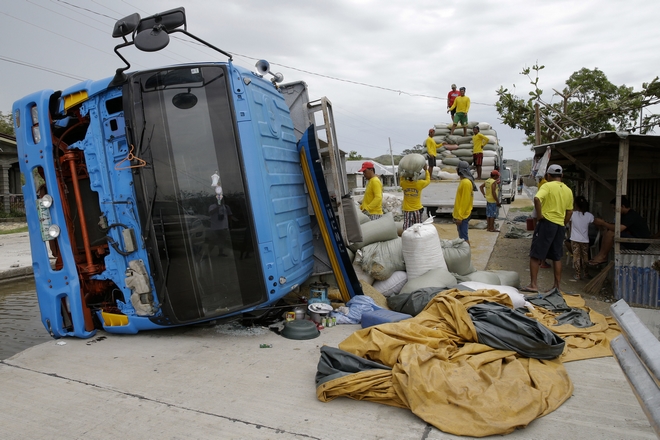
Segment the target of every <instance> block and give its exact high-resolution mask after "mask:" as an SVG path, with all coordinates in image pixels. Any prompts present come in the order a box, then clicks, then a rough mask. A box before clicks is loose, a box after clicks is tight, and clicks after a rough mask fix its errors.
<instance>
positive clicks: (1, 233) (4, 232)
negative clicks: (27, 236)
mask: <svg viewBox="0 0 660 440" xmlns="http://www.w3.org/2000/svg"><path fill="white" fill-rule="evenodd" d="M27 231H28V227H27V226H22V227H20V228H16V229H8V230H6V231H0V235H7V234H18V233H19V232H27Z"/></svg>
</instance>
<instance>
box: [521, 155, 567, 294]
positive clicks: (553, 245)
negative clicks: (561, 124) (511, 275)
mask: <svg viewBox="0 0 660 440" xmlns="http://www.w3.org/2000/svg"><path fill="white" fill-rule="evenodd" d="M562 176H563V170H562V168H561V166H559V165H550V166H549V167H548V171H547V172H546V176H545V178H546V180H547V183H545V184H544V185H543V186H542V187H541V188H539V190H538V191H537V192H536V196H535V197H534V207H535V208H536V213H537V220H538V221H537V223H536V228H535V229H534V236H533V237H532V247H531V249H530V251H529V275H530V280H531V281H530V283H529V286H526V287H523V288H521V289H520V290H521V291H522V292H534V293H536V292H538V290H539V289H538V285H537V284H536V282H537V276H538V273H539V268H540V267H541V262H542V261H544V260H545V258H549V259H551V260H552V269H553V272H554V285H553V287H554V288H555V289H559V283H560V282H561V257H562V255H563V246H564V239H565V237H566V225H567V224H568V222H569V221H570V220H571V215H572V214H573V191H571V189H570V188H569V187H567V186H566V185H565V184H564V183H563V182H562V181H561V178H562Z"/></svg>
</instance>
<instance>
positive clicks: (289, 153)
mask: <svg viewBox="0 0 660 440" xmlns="http://www.w3.org/2000/svg"><path fill="white" fill-rule="evenodd" d="M185 26H186V25H185V11H184V9H183V8H178V9H174V10H171V11H166V12H164V13H161V14H157V15H154V16H152V17H147V18H144V19H141V18H140V17H139V16H138V15H137V14H133V15H132V16H129V17H126V18H125V19H123V20H120V21H119V22H117V24H116V25H115V31H114V32H113V36H115V37H117V38H123V41H124V43H122V44H120V45H118V46H117V48H115V52H116V53H117V54H118V55H119V56H120V58H122V60H124V62H126V64H127V66H126V67H124V68H120V69H118V70H117V72H116V74H115V75H114V77H109V78H106V79H103V80H98V81H85V82H82V83H80V84H77V85H75V86H73V87H70V88H68V89H66V90H62V91H54V90H43V91H40V92H37V93H33V94H31V95H29V96H26V97H24V98H22V99H20V100H18V101H16V102H15V103H14V106H13V109H12V111H13V115H14V124H15V131H16V139H17V144H18V151H19V157H20V165H21V172H22V173H23V175H24V177H25V184H24V186H23V193H24V196H25V204H26V216H27V221H28V227H29V231H30V245H31V250H32V258H33V267H34V277H35V281H36V289H37V296H38V301H39V306H40V310H41V316H42V321H43V323H44V326H45V327H46V329H47V330H48V331H49V332H50V334H51V335H52V336H53V337H55V338H59V337H63V336H75V337H81V338H86V337H90V336H92V335H93V334H94V333H95V331H96V329H104V330H106V331H108V332H113V333H136V332H138V331H141V330H148V329H157V328H166V327H172V326H179V325H185V324H191V323H198V322H204V321H210V320H215V319H218V318H223V317H229V316H232V315H237V314H240V313H244V312H248V311H252V310H255V309H259V308H264V307H266V306H269V305H272V304H273V303H275V302H276V301H278V300H279V299H281V298H282V297H283V296H285V295H286V294H288V293H289V292H291V291H292V290H295V289H296V288H297V287H298V286H299V285H300V284H301V283H303V282H304V281H305V280H306V279H307V278H308V277H309V275H310V274H311V272H312V267H313V252H314V250H313V244H312V232H311V227H310V216H309V214H308V209H307V195H306V191H305V186H304V178H303V174H302V171H301V166H300V156H299V153H298V150H297V146H296V137H295V134H294V130H293V123H292V120H291V116H290V113H289V109H288V107H287V105H286V103H285V101H284V99H283V97H282V96H281V94H280V93H279V91H278V89H277V84H276V82H275V81H269V80H267V79H265V78H264V77H263V73H264V72H262V73H261V74H260V73H259V72H256V73H255V72H251V71H248V70H247V69H244V68H241V67H238V66H235V65H234V64H233V63H232V60H231V56H230V55H229V54H227V53H225V52H223V51H221V50H220V49H217V48H215V47H213V46H211V45H209V44H208V43H205V42H204V43H205V44H207V45H208V46H209V47H211V48H213V49H216V50H218V51H220V52H221V53H223V54H225V55H227V56H228V58H229V59H228V61H226V62H209V63H199V64H188V65H178V66H171V67H165V68H160V69H153V70H146V71H134V72H127V70H128V68H129V64H128V62H127V61H126V60H125V59H124V58H123V56H121V55H120V54H119V51H118V49H120V48H123V47H127V46H131V45H135V46H136V47H137V48H138V49H141V50H146V51H155V50H160V49H162V48H164V47H165V46H166V45H167V41H169V34H170V33H173V32H183V33H184V34H186V35H188V36H191V37H192V38H194V39H195V40H197V41H202V40H200V39H199V38H197V37H195V36H193V35H192V34H189V33H188V32H187V30H186V29H185ZM127 37H130V38H131V39H130V40H129V39H127ZM202 42H203V41H202ZM276 79H279V80H281V78H276Z"/></svg>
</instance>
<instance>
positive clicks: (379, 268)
mask: <svg viewBox="0 0 660 440" xmlns="http://www.w3.org/2000/svg"><path fill="white" fill-rule="evenodd" d="M361 265H362V270H364V271H365V272H366V273H367V274H369V275H371V276H372V277H373V278H374V279H375V280H386V279H388V278H389V277H391V276H392V274H393V273H394V272H396V271H397V270H406V263H405V262H404V261H403V252H402V249H401V239H400V238H399V237H397V238H395V239H393V240H388V241H381V242H378V243H372V244H370V245H367V246H365V247H363V248H362V262H361Z"/></svg>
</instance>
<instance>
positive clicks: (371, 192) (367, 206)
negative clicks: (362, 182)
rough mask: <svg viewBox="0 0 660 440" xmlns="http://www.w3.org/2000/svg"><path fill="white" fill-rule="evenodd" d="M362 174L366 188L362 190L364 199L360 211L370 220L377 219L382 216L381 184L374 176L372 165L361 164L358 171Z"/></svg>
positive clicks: (367, 163) (369, 163) (370, 163)
mask: <svg viewBox="0 0 660 440" xmlns="http://www.w3.org/2000/svg"><path fill="white" fill-rule="evenodd" d="M358 172H360V173H363V174H364V178H365V179H367V188H366V189H365V190H364V199H362V204H361V205H360V209H361V210H362V212H364V213H365V214H366V215H368V216H369V218H370V219H371V220H376V219H379V218H381V217H382V216H383V184H382V182H381V181H380V179H379V178H378V176H376V169H375V167H374V163H373V162H370V161H366V162H363V163H362V168H360V170H359V171H358Z"/></svg>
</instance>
